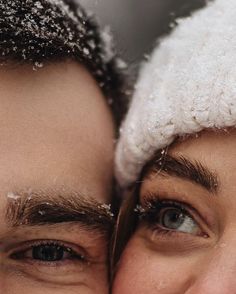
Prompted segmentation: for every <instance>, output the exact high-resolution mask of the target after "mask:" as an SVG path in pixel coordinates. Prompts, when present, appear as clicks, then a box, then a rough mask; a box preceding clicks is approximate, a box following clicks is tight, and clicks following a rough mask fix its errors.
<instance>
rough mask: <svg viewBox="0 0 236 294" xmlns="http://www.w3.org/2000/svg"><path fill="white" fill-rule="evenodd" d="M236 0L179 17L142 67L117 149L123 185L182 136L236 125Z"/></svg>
mask: <svg viewBox="0 0 236 294" xmlns="http://www.w3.org/2000/svg"><path fill="white" fill-rule="evenodd" d="M235 15H236V1H235V0H215V1H213V2H209V3H208V5H207V7H205V8H204V9H202V10H200V11H198V12H197V13H195V14H194V15H193V16H191V17H189V18H187V19H182V20H179V21H178V23H179V25H178V26H177V28H176V29H175V30H174V32H173V33H172V34H171V35H170V36H168V37H166V38H165V39H163V40H162V42H161V44H160V45H159V46H158V47H157V48H156V49H155V50H154V52H153V54H152V56H151V58H150V60H149V61H148V62H147V63H146V64H144V66H143V67H142V69H141V72H140V76H139V80H138V82H137V87H136V90H135V93H134V96H133V100H132V102H131V106H130V110H129V112H128V115H127V118H126V120H125V122H124V124H123V127H122V129H121V137H120V141H119V143H118V148H117V152H116V175H117V178H118V180H119V182H120V184H121V185H122V186H123V187H126V186H128V185H130V184H132V183H133V182H134V181H135V180H137V178H138V176H139V174H140V172H141V170H142V168H143V166H144V165H145V163H146V162H147V161H148V160H150V158H151V157H152V156H153V155H154V153H155V152H156V151H157V150H159V149H162V148H164V147H166V146H168V145H169V144H171V143H172V142H173V141H174V140H175V139H176V138H177V137H178V136H182V135H186V134H194V133H197V132H200V131H201V130H203V129H208V128H220V129H222V128H227V127H232V126H235V125H236V35H235V32H236V17H235Z"/></svg>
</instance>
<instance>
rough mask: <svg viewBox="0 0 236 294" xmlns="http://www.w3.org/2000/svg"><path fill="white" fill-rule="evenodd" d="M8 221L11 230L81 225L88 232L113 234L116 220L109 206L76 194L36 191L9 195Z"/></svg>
mask: <svg viewBox="0 0 236 294" xmlns="http://www.w3.org/2000/svg"><path fill="white" fill-rule="evenodd" d="M6 221H7V223H8V224H9V225H10V226H12V227H18V226H49V225H54V224H60V223H61V224H63V223H70V222H71V223H76V222H77V223H80V224H81V225H83V226H84V227H86V228H88V230H96V231H98V232H100V233H102V234H105V235H107V234H109V235H110V234H111V232H112V229H113V225H114V220H113V215H112V213H111V212H110V207H109V205H106V204H101V203H98V202H97V201H96V200H94V199H91V198H89V199H87V198H86V197H85V196H83V195H81V194H79V193H77V192H65V191H63V192H61V193H59V192H58V191H54V190H52V191H51V190H50V191H34V192H32V191H31V192H30V193H29V192H20V193H17V192H14V193H12V192H11V193H10V194H9V195H8V203H7V209H6Z"/></svg>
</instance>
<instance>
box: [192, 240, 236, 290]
mask: <svg viewBox="0 0 236 294" xmlns="http://www.w3.org/2000/svg"><path fill="white" fill-rule="evenodd" d="M233 245H234V246H233ZM206 260H207V261H206ZM186 294H236V242H234V244H231V245H227V243H221V244H219V245H217V246H216V247H215V249H214V251H213V253H211V256H209V257H208V258H207V259H205V264H204V262H203V263H202V266H201V265H200V266H199V272H198V273H196V276H195V279H194V280H193V283H192V286H191V287H190V288H189V290H188V291H187V292H186Z"/></svg>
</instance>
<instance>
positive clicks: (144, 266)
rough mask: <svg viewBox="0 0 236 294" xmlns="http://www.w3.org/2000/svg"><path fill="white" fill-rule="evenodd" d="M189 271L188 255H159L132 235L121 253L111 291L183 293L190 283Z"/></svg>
mask: <svg viewBox="0 0 236 294" xmlns="http://www.w3.org/2000/svg"><path fill="white" fill-rule="evenodd" d="M192 273H194V261H193V260H191V258H189V257H188V258H183V257H180V256H179V257H176V256H166V255H161V254H159V253H158V252H153V251H150V250H148V249H147V248H145V247H144V246H140V244H137V243H136V242H135V238H133V240H131V241H130V242H129V244H128V245H127V247H126V249H125V251H124V253H123V255H122V257H121V261H120V264H119V267H118V271H117V274H116V277H115V281H114V284H113V292H112V293H113V294H121V293H122V294H130V293H136V294H143V293H148V294H156V293H160V294H161V293H162V294H167V293H168V294H172V293H175V294H176V293H185V291H186V290H187V289H188V288H189V286H190V285H191V284H192V281H193V274H192Z"/></svg>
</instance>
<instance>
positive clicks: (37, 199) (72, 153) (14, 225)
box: [0, 0, 125, 294]
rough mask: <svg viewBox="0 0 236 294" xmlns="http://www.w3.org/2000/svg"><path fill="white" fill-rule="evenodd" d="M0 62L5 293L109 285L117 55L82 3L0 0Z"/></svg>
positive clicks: (120, 109) (120, 98) (0, 249)
mask: <svg viewBox="0 0 236 294" xmlns="http://www.w3.org/2000/svg"><path fill="white" fill-rule="evenodd" d="M0 64H1V65H0V80H1V83H0V120H1V123H0V138H1V139H0V151H1V152H0V154H1V155H0V183H1V185H0V191H1V193H0V195H1V196H0V209H1V217H0V236H1V241H0V259H1V260H0V262H1V266H0V281H1V282H0V292H1V293H12V294H15V293H19V294H20V293H25V294H27V293H34V294H37V293H45V294H49V293H50V294H53V293H57V294H59V293H63V294H67V293H68V294H69V293H81V294H82V293H83V294H90V293H96V294H100V293H101V294H104V293H108V288H109V286H108V285H109V278H108V277H109V271H108V244H109V239H110V236H111V233H112V228H113V224H114V220H113V218H114V217H113V214H112V212H111V210H110V205H109V204H110V203H111V201H112V195H113V193H112V191H113V188H112V187H113V148H114V141H115V138H116V133H117V132H116V130H117V129H118V126H119V123H120V120H121V118H122V114H123V113H124V111H125V98H124V95H123V92H122V84H123V78H122V75H121V73H120V72H119V70H118V68H117V59H116V57H115V55H113V54H111V50H110V48H109V44H108V43H107V42H106V40H105V39H104V38H102V34H101V33H100V31H99V29H98V28H97V25H96V23H95V22H94V21H93V20H92V19H91V18H90V17H88V16H87V14H86V13H85V12H84V10H83V9H82V8H81V7H80V6H78V5H77V4H75V3H74V2H72V1H67V0H55V1H52V0H37V1H35V0H0Z"/></svg>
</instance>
